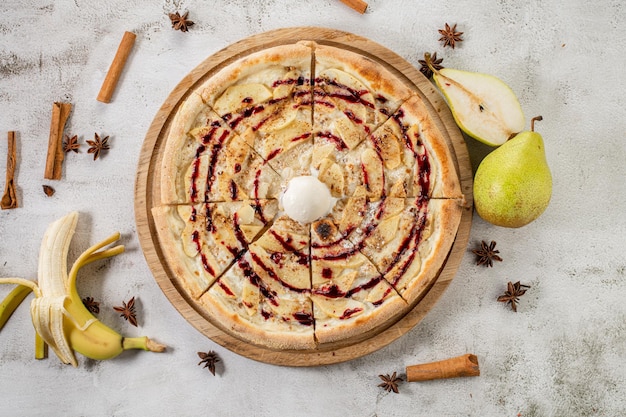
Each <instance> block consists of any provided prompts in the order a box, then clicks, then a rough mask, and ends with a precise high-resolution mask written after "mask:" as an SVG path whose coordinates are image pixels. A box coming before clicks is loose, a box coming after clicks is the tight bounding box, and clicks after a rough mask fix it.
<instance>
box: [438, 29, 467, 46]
mask: <svg viewBox="0 0 626 417" xmlns="http://www.w3.org/2000/svg"><path fill="white" fill-rule="evenodd" d="M439 33H440V34H441V38H439V40H440V41H441V42H443V46H444V47H446V46H449V47H450V48H452V49H454V46H455V44H456V42H463V38H462V37H461V35H462V34H463V32H457V31H456V23H455V24H454V26H452V27H450V25H448V24H447V23H446V27H445V28H444V29H439Z"/></svg>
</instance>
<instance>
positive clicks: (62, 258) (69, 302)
mask: <svg viewBox="0 0 626 417" xmlns="http://www.w3.org/2000/svg"><path fill="white" fill-rule="evenodd" d="M77 222H78V213H77V212H72V213H70V214H68V215H66V216H65V217H63V218H61V219H59V220H57V221H55V222H54V223H52V224H51V225H50V226H49V227H48V229H47V230H46V233H45V234H44V237H43V241H42V243H41V249H40V253H39V268H38V281H37V283H35V282H34V281H31V280H27V279H23V278H0V284H2V283H4V284H17V285H18V287H17V288H16V289H14V290H13V291H12V292H11V293H10V294H9V295H8V296H7V297H6V298H5V299H4V301H3V302H2V304H0V319H2V318H4V321H6V319H8V316H9V315H10V314H11V313H12V312H13V310H15V308H17V305H19V303H20V302H21V301H22V300H23V299H24V298H25V297H26V296H27V295H28V292H30V291H31V290H32V291H33V293H34V295H35V298H34V299H33V301H32V302H31V307H30V311H31V318H32V321H33V325H34V327H35V331H36V333H37V337H38V338H40V339H41V340H43V342H45V344H47V345H48V346H49V347H50V348H52V350H53V351H54V352H55V354H56V355H57V356H58V357H59V359H60V360H61V362H63V363H66V364H72V365H73V366H78V362H77V360H76V356H75V354H74V352H75V351H76V352H78V353H80V354H82V355H84V356H86V357H88V358H91V359H97V360H102V359H110V358H113V357H115V356H117V355H119V354H120V353H121V352H123V351H124V350H128V349H143V350H148V351H152V352H162V351H164V350H165V346H163V345H161V344H159V343H156V342H154V341H152V340H150V339H149V338H147V337H124V336H122V335H120V334H119V333H117V332H116V331H114V330H113V329H111V328H110V327H108V326H106V325H105V324H104V323H102V322H100V321H99V320H98V319H97V318H96V317H94V316H93V314H91V312H90V311H89V310H87V308H86V307H85V306H84V304H83V302H82V300H81V298H80V296H79V295H78V292H77V290H76V277H77V275H78V271H79V269H80V268H81V267H83V266H85V265H87V264H89V263H91V262H94V261H97V260H100V259H105V258H109V257H111V256H115V255H118V254H120V253H122V252H123V251H124V246H122V245H118V246H115V247H112V248H108V249H103V248H104V247H105V246H108V245H110V244H112V243H113V242H115V241H117V240H118V239H119V238H120V234H119V233H115V234H113V235H111V236H110V237H108V238H107V239H105V240H103V241H102V242H100V243H97V244H96V245H94V246H92V247H90V248H89V249H87V250H86V251H85V252H83V253H82V254H81V255H80V256H79V257H78V259H77V260H76V261H75V262H74V265H73V266H72V268H71V269H70V272H69V274H68V273H67V253H68V250H69V246H70V242H71V240H72V237H73V235H74V231H75V229H76V223H77ZM20 287H23V288H26V290H25V289H19V288H20ZM20 297H21V299H19V298H20ZM18 299H19V300H18ZM3 324H4V323H3V322H2V321H0V328H2V325H3ZM41 345H42V344H41V343H38V348H37V354H36V356H37V357H41V356H42V353H41V350H42V349H41Z"/></svg>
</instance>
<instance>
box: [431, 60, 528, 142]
mask: <svg viewBox="0 0 626 417" xmlns="http://www.w3.org/2000/svg"><path fill="white" fill-rule="evenodd" d="M426 62H428V64H429V66H430V68H431V70H432V71H433V79H434V80H435V83H436V84H437V87H439V90H441V92H442V93H443V95H444V96H445V98H446V100H447V101H448V105H449V106H450V110H451V111H452V115H453V116H454V120H455V121H456V123H457V125H458V126H459V127H460V128H461V130H463V131H464V132H465V133H467V134H468V135H469V136H471V137H473V138H475V139H477V140H479V141H481V142H483V143H485V144H487V145H489V146H500V145H502V144H503V143H504V142H506V141H507V140H509V139H510V138H511V137H513V136H515V135H516V134H517V133H519V132H521V131H522V130H523V129H524V124H525V119H524V113H523V112H522V107H521V106H520V104H519V101H518V100H517V97H516V96H515V93H514V92H513V90H511V88H510V87H509V86H508V85H506V84H505V83H504V82H503V81H502V80H500V79H498V78H496V77H494V76H492V75H488V74H481V73H477V72H469V71H461V70H456V69H450V68H443V69H441V70H437V69H435V68H433V66H432V64H431V63H430V57H429V56H427V57H426Z"/></svg>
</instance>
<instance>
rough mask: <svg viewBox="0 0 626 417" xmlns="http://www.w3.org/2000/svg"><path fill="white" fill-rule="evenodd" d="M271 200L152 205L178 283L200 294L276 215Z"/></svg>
mask: <svg viewBox="0 0 626 417" xmlns="http://www.w3.org/2000/svg"><path fill="white" fill-rule="evenodd" d="M277 211H278V203H277V201H276V200H248V201H237V202H226V203H207V204H198V205H170V206H160V207H155V208H153V209H152V215H153V218H154V223H155V226H156V230H157V234H158V238H159V241H160V247H161V248H162V249H163V254H164V256H165V258H166V260H167V263H168V265H170V267H171V268H172V270H173V271H172V272H173V273H174V276H175V277H176V278H177V280H178V283H179V284H180V285H181V286H182V287H183V288H185V289H186V290H187V292H188V293H189V294H191V295H192V297H194V298H196V297H198V296H200V295H201V294H202V293H203V292H204V291H206V289H207V288H208V287H209V286H210V285H211V284H212V283H213V282H214V281H215V279H216V278H218V277H219V276H220V275H221V274H222V273H223V272H224V271H225V270H226V269H227V268H228V267H229V266H230V265H231V264H232V263H233V261H234V260H235V259H236V258H238V257H239V256H240V255H241V254H242V253H243V251H244V250H245V249H247V247H248V245H249V244H250V243H251V242H252V241H253V240H254V239H255V238H256V237H257V236H258V235H260V234H261V232H262V231H263V230H264V228H265V227H266V225H267V224H269V223H270V221H271V220H273V218H274V217H275V216H276V213H277Z"/></svg>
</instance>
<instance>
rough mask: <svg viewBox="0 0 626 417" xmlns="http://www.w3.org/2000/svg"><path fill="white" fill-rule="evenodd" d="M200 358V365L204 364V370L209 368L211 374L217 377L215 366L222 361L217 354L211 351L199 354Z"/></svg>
mask: <svg viewBox="0 0 626 417" xmlns="http://www.w3.org/2000/svg"><path fill="white" fill-rule="evenodd" d="M198 356H199V357H200V362H198V365H202V364H204V366H203V368H209V372H211V373H212V374H213V375H215V364H216V363H217V362H219V361H220V358H218V357H217V353H215V352H213V351H212V350H209V351H208V352H198Z"/></svg>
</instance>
